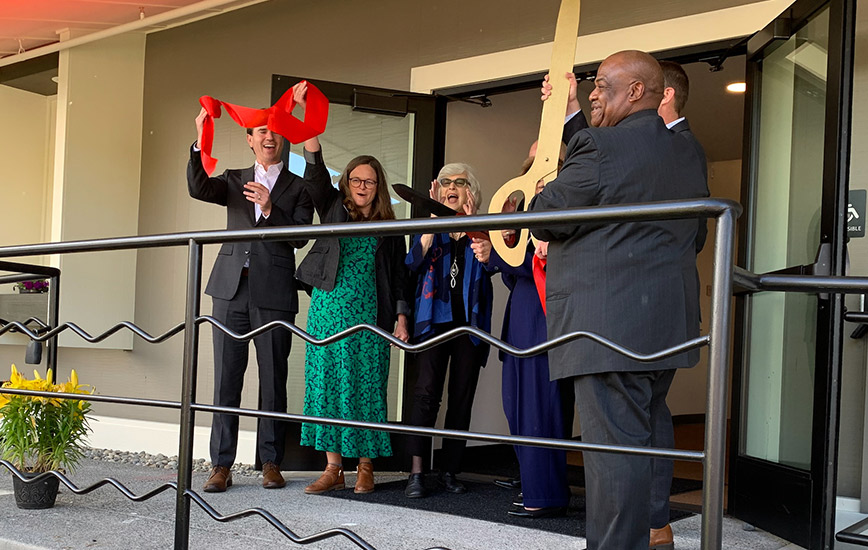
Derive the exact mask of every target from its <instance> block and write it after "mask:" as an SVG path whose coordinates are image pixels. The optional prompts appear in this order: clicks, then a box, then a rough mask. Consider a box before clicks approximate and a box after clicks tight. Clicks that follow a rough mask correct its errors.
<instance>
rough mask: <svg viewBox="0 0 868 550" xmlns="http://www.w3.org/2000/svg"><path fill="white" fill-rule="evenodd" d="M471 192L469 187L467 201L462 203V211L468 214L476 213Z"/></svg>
mask: <svg viewBox="0 0 868 550" xmlns="http://www.w3.org/2000/svg"><path fill="white" fill-rule="evenodd" d="M474 200H475V199H474V198H473V193H471V192H470V189H468V190H467V202H465V203H464V213H465V214H467V215H468V216H472V215H473V214H476V203H475V202H474Z"/></svg>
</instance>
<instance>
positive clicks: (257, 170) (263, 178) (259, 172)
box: [253, 161, 283, 221]
mask: <svg viewBox="0 0 868 550" xmlns="http://www.w3.org/2000/svg"><path fill="white" fill-rule="evenodd" d="M281 170H283V161H280V162H278V163H277V164H272V165H271V166H269V167H268V170H266V169H265V167H264V166H262V165H261V164H259V161H256V162H255V163H254V164H253V180H254V181H255V182H256V183H261V184H262V185H264V186H266V187H268V193H269V194H271V191H272V189H274V184H275V183H276V182H277V177H278V176H279V175H280V171H281ZM253 207H254V210H255V211H256V221H259V218H260V216H262V208H260V207H259V204H257V203H253ZM265 219H268V216H265Z"/></svg>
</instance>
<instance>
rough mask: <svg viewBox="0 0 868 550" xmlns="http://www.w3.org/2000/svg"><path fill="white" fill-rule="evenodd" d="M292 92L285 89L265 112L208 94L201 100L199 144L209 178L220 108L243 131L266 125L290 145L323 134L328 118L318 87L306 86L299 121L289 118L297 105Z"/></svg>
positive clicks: (325, 104) (326, 105) (325, 100)
mask: <svg viewBox="0 0 868 550" xmlns="http://www.w3.org/2000/svg"><path fill="white" fill-rule="evenodd" d="M292 90H293V89H292V88H290V89H288V90H287V91H286V93H284V94H283V95H282V96H280V99H278V100H277V103H275V104H274V105H272V106H271V107H269V108H268V109H251V108H250V107H243V106H241V105H233V104H231V103H226V102H225V101H220V100H219V99H214V98H213V97H210V96H207V95H205V96H202V97H200V98H199V103H200V104H201V105H202V107H204V108H205V111H207V113H208V116H206V117H205V120H204V121H203V123H202V143H200V144H199V148H200V149H201V151H202V166H203V167H204V168H205V172H206V173H207V174H208V175H209V176H210V175H211V173H212V172H214V168H215V167H216V166H217V159H215V158H214V157H212V156H211V148H212V146H213V145H214V119H215V118H220V115H221V114H222V110H221V108H220V107H221V106H222V107H223V108H225V109H226V112H227V113H229V116H230V117H232V120H234V121H235V122H237V123H238V125H239V126H242V127H244V128H257V127H259V126H267V127H268V129H269V130H271V131H272V132H276V133H278V134H280V135H282V136H283V137H284V138H286V139H287V140H289V142H290V143H301V142H302V141H305V140H307V139H310V138H312V137H314V136H318V135H320V134H321V133H323V131H324V130H325V127H326V122H327V121H328V118H329V100H328V99H326V96H324V95H323V93H322V92H321V91H319V89H318V88H316V87H315V86H314V85H313V84H310V83H308V85H307V106H306V107H305V111H304V120H303V121H302V120H299V119H298V118H296V117H294V116H293V115H292V109H293V108H294V107H295V105H296V103H295V99H294V98H293V97H292Z"/></svg>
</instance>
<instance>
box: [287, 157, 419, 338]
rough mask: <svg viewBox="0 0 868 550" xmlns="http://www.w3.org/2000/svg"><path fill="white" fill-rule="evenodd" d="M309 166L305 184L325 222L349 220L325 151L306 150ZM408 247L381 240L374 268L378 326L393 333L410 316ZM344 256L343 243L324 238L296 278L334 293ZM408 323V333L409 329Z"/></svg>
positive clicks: (391, 239)
mask: <svg viewBox="0 0 868 550" xmlns="http://www.w3.org/2000/svg"><path fill="white" fill-rule="evenodd" d="M304 158H305V160H306V161H307V165H306V166H305V169H304V185H305V189H306V190H307V193H308V194H309V195H310V198H311V199H312V200H313V204H314V207H315V208H316V211H317V214H319V217H320V222H321V223H342V222H346V221H348V220H349V214H348V212H347V209H346V207H345V206H344V204H343V198H344V195H343V193H342V192H341V191H340V190H339V189H335V188H334V186H332V183H331V177H330V176H329V173H328V169H326V166H325V163H324V162H323V158H322V152H321V151H317V152H316V153H311V152H310V151H307V150H305V152H304ZM406 255H407V245H406V243H405V241H404V238H403V237H397V236H389V237H377V250H376V253H375V255H374V267H375V269H376V272H377V280H376V286H377V326H378V327H380V328H382V329H383V330H386V331H389V332H392V331H393V330H394V328H395V321H397V319H398V315H399V314H402V315H407V316H408V317H409V316H410V305H409V304H410V299H408V293H409V292H410V290H411V289H410V288H409V287H410V285H409V281H410V274H409V271H408V270H407V267H406V265H405V264H404V258H405V257H406ZM340 257H341V244H340V240H339V239H337V238H331V237H328V238H320V239H317V241H316V242H315V243H314V244H313V246H312V247H311V249H310V250H309V251H308V253H307V256H306V257H305V258H304V260H302V262H301V265H299V266H298V269H297V270H296V272H295V277H296V279H298V280H299V281H301V282H302V283H304V284H305V285H307V286H309V287H316V288H319V289H321V290H333V289H334V288H335V279H336V278H337V273H338V263H339V262H340ZM409 325H410V323H409V320H408V330H409Z"/></svg>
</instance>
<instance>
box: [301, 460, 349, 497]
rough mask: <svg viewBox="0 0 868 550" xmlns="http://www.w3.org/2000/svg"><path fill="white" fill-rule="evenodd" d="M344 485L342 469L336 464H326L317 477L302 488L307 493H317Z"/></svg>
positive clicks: (340, 487)
mask: <svg viewBox="0 0 868 550" xmlns="http://www.w3.org/2000/svg"><path fill="white" fill-rule="evenodd" d="M344 487H346V484H345V483H344V470H343V469H342V468H341V467H340V466H338V465H337V464H328V465H327V466H326V469H325V471H324V472H323V473H322V475H321V476H319V479H318V480H316V481H314V482H313V483H311V484H310V485H308V486H307V487H305V488H304V492H305V493H307V494H309V495H318V494H320V493H325V492H326V491H334V490H337V489H343V488H344Z"/></svg>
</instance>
